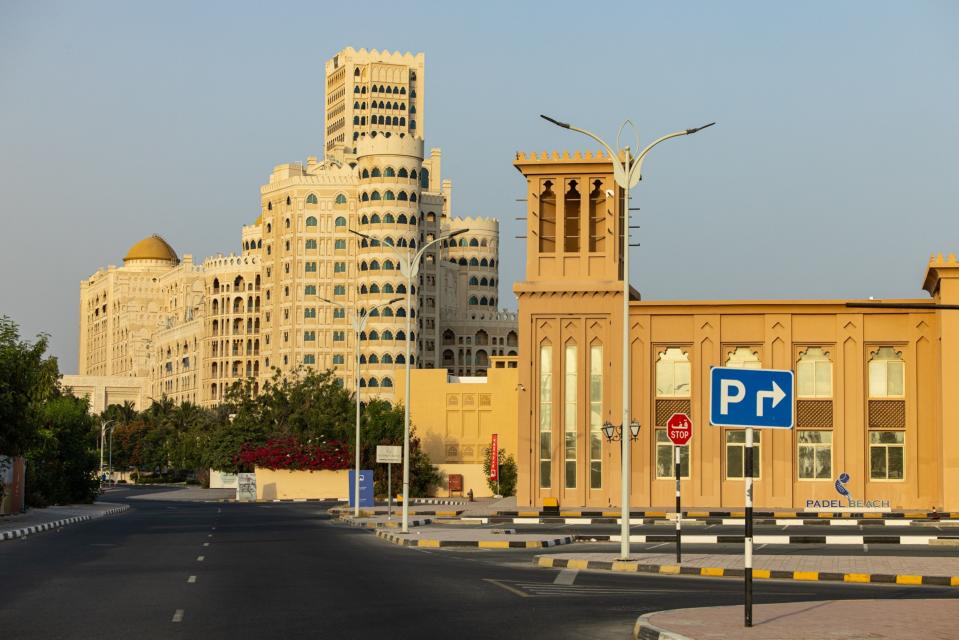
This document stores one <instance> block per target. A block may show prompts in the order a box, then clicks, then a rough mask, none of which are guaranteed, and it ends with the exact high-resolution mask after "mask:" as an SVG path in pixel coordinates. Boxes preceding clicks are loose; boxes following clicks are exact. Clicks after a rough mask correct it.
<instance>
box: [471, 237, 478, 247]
mask: <svg viewBox="0 0 959 640" xmlns="http://www.w3.org/2000/svg"><path fill="white" fill-rule="evenodd" d="M470 246H471V247H478V246H479V240H477V239H476V238H470Z"/></svg>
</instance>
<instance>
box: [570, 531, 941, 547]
mask: <svg viewBox="0 0 959 640" xmlns="http://www.w3.org/2000/svg"><path fill="white" fill-rule="evenodd" d="M622 539H623V538H622V536H619V535H610V536H600V535H589V534H587V535H578V536H576V541H577V542H619V541H621V540H622ZM936 540H959V536H878V535H877V536H868V535H865V536H780V535H759V536H753V544H846V545H864V544H913V545H928V544H934V542H933V541H936ZM629 541H630V542H639V543H643V542H675V541H676V536H675V535H666V534H662V535H656V534H654V535H637V534H634V535H630V536H629ZM683 542H684V543H687V544H730V543H731V544H742V543H743V536H736V535H713V536H710V535H698V534H687V533H684V534H683Z"/></svg>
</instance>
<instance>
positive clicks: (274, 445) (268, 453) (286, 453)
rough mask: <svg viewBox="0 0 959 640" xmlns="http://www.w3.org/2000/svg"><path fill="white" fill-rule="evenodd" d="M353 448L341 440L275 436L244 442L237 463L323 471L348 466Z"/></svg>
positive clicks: (251, 465) (249, 465)
mask: <svg viewBox="0 0 959 640" xmlns="http://www.w3.org/2000/svg"><path fill="white" fill-rule="evenodd" d="M352 454H353V452H352V451H351V450H350V448H349V446H348V445H346V444H344V443H342V442H340V441H339V440H322V439H321V440H320V441H319V442H312V441H311V442H300V441H299V440H298V439H297V438H293V437H286V438H273V439H271V440H267V441H266V442H265V443H264V444H261V445H244V446H243V448H242V449H241V450H240V453H239V455H238V456H237V457H236V463H237V464H239V465H243V466H247V467H265V468H267V469H272V470H277V469H287V470H291V471H292V470H295V471H300V470H303V471H321V470H337V469H349V468H350V460H351V458H352Z"/></svg>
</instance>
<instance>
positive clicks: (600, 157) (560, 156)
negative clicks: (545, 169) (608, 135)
mask: <svg viewBox="0 0 959 640" xmlns="http://www.w3.org/2000/svg"><path fill="white" fill-rule="evenodd" d="M625 158H626V152H625V151H622V152H620V154H619V159H620V160H624V159H625ZM609 161H610V158H609V154H607V153H605V152H603V151H602V150H599V151H596V152H593V151H586V152H581V151H574V152H573V154H572V155H570V152H569V151H563V152H562V153H560V152H559V151H552V152H549V151H543V152H542V153H536V152H535V151H532V152H530V153H524V152H522V151H517V152H516V161H515V162H514V164H530V163H536V162H543V163H546V162H548V163H556V162H609Z"/></svg>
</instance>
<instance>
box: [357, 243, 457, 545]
mask: <svg viewBox="0 0 959 640" xmlns="http://www.w3.org/2000/svg"><path fill="white" fill-rule="evenodd" d="M467 231H469V229H457V230H456V231H453V232H451V233H446V234H443V235H441V236H440V237H438V238H436V239H435V240H431V241H429V242H427V243H426V244H424V245H423V246H422V247H420V250H419V251H417V252H416V253H415V254H414V253H413V250H412V249H411V248H409V247H405V248H406V251H405V252H403V251H400V247H397V246H396V245H394V244H386V243H381V241H380V240H379V239H377V238H374V237H373V236H370V235H367V234H365V233H361V232H359V231H355V230H353V229H350V233H353V234H354V235H358V236H360V237H361V238H366V239H367V240H373V241H376V242H377V243H378V244H382V246H385V247H389V248H390V249H391V250H392V251H393V253H394V254H395V255H396V257H397V259H398V261H399V263H400V273H401V274H403V276H405V277H406V363H405V369H406V400H405V401H404V402H403V528H402V529H401V531H402V532H403V533H409V531H410V529H409V524H410V343H411V342H412V340H411V338H410V332H411V331H412V325H411V321H412V315H413V308H412V291H413V281H414V280H415V279H416V276H417V274H419V272H420V258H422V257H423V254H424V253H426V250H427V249H429V248H430V247H431V246H433V245H434V244H436V243H438V242H442V241H443V240H449V239H451V238H455V237H456V236H458V235H462V234H464V233H466V232H467Z"/></svg>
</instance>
